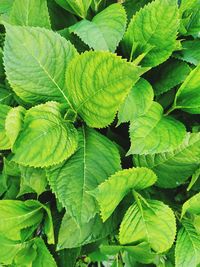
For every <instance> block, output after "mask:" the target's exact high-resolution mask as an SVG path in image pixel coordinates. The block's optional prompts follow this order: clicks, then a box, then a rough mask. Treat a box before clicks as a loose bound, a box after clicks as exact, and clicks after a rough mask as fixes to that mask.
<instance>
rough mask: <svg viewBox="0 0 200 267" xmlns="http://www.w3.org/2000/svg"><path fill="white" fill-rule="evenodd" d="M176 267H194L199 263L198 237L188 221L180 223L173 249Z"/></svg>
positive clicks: (199, 239) (199, 246) (199, 241)
mask: <svg viewBox="0 0 200 267" xmlns="http://www.w3.org/2000/svg"><path fill="white" fill-rule="evenodd" d="M175 263H176V267H188V266H190V267H196V266H198V264H199V263H200V236H199V234H198V233H197V231H196V229H195V228H194V226H193V225H192V223H191V222H190V221H189V220H183V221H182V228H181V229H180V230H179V233H178V237H177V241H176V248H175Z"/></svg>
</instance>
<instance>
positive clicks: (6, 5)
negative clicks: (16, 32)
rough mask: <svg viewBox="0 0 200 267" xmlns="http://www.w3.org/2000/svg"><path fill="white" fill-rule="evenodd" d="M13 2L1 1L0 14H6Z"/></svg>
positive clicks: (11, 0)
mask: <svg viewBox="0 0 200 267" xmlns="http://www.w3.org/2000/svg"><path fill="white" fill-rule="evenodd" d="M13 2H14V0H1V3H0V14H3V13H7V12H9V11H10V9H11V8H12V5H13Z"/></svg>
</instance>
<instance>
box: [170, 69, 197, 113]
mask: <svg viewBox="0 0 200 267" xmlns="http://www.w3.org/2000/svg"><path fill="white" fill-rule="evenodd" d="M199 83H200V64H199V65H198V66H197V67H196V68H195V69H194V70H192V71H191V72H190V74H189V75H188V76H187V78H186V80H185V81H184V83H183V84H182V85H181V87H180V88H179V90H178V92H177V94H176V97H175V101H174V106H175V108H181V109H183V110H185V111H186V112H189V113H192V114H200V90H199Z"/></svg>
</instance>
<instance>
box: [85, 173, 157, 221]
mask: <svg viewBox="0 0 200 267" xmlns="http://www.w3.org/2000/svg"><path fill="white" fill-rule="evenodd" d="M156 179H157V177H156V175H155V174H154V173H153V172H152V171H151V170H149V169H147V168H132V169H127V170H122V171H118V172H116V173H115V174H113V175H112V176H110V177H109V179H108V180H106V181H105V182H104V183H102V184H100V185H99V186H98V188H97V189H95V190H94V191H93V192H90V193H91V194H92V195H93V196H94V197H95V198H96V200H97V201H98V203H99V205H100V210H101V217H102V219H103V221H106V220H107V219H108V218H109V217H110V215H111V214H112V213H113V211H114V210H115V209H116V207H117V205H118V204H119V203H120V201H121V200H122V199H123V198H124V196H125V195H126V194H128V192H129V191H130V190H131V189H134V190H142V189H145V188H147V187H149V186H151V185H153V184H154V183H155V182H156ZM111 192H112V193H111Z"/></svg>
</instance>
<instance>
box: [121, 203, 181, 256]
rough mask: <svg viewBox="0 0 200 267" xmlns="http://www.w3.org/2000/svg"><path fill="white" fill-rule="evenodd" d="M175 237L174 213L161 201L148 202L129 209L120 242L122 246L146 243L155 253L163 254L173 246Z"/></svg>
mask: <svg viewBox="0 0 200 267" xmlns="http://www.w3.org/2000/svg"><path fill="white" fill-rule="evenodd" d="M139 201H140V200H139ZM147 204H148V205H147ZM175 235H176V220H175V216H174V214H173V211H172V210H171V209H170V208H169V207H168V206H167V205H165V204H164V203H162V202H161V201H158V200H147V203H144V202H143V201H141V202H140V204H139V205H138V203H135V204H133V205H132V206H131V207H130V208H129V209H128V211H127V212H126V214H125V216H124V219H123V221H122V223H121V226H120V233H119V240H120V243H121V244H128V243H134V242H141V241H146V242H147V243H148V244H149V245H150V247H151V248H152V249H153V250H154V251H156V252H157V253H162V252H164V251H166V250H168V249H169V248H170V247H171V246H172V244H173V242H174V239H175Z"/></svg>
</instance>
